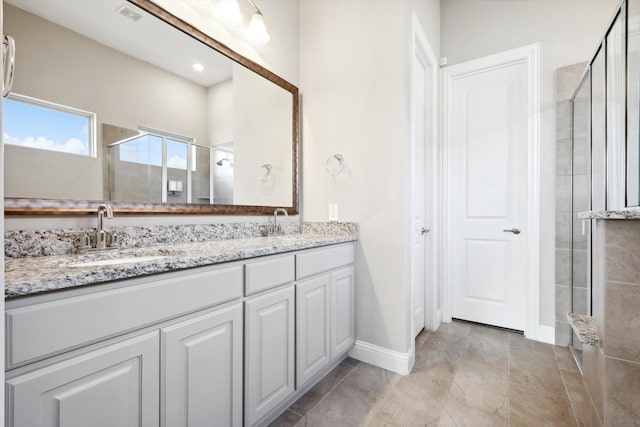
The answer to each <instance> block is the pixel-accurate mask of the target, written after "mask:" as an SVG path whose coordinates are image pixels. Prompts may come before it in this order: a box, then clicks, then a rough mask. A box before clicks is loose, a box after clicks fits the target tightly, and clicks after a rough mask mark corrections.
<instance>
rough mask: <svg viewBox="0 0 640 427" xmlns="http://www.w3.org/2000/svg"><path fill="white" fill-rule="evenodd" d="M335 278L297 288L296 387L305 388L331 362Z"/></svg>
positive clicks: (301, 285) (298, 285)
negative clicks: (330, 296) (331, 295)
mask: <svg viewBox="0 0 640 427" xmlns="http://www.w3.org/2000/svg"><path fill="white" fill-rule="evenodd" d="M330 286H331V276H329V275H324V276H320V277H316V278H314V279H307V280H304V281H302V282H299V283H298V284H297V285H296V348H297V357H296V385H297V387H301V386H302V385H303V384H305V383H306V382H307V381H309V380H310V379H311V378H313V377H314V375H316V374H317V373H318V372H320V371H321V370H322V368H324V367H325V366H327V365H328V364H329V362H330V361H331V344H330V332H331V331H330V322H329V318H330V312H329V311H330V304H331V301H330V298H329V293H330V290H329V289H330Z"/></svg>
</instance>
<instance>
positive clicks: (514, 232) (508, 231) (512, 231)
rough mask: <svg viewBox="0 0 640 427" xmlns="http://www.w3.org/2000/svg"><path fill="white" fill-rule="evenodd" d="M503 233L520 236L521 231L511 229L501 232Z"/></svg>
mask: <svg viewBox="0 0 640 427" xmlns="http://www.w3.org/2000/svg"><path fill="white" fill-rule="evenodd" d="M502 231H503V232H504V233H513V234H520V233H521V231H520V230H519V229H518V228H512V229H511V230H502Z"/></svg>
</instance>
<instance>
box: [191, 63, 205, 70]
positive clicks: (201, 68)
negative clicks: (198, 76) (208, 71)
mask: <svg viewBox="0 0 640 427" xmlns="http://www.w3.org/2000/svg"><path fill="white" fill-rule="evenodd" d="M193 69H194V70H196V71H198V72H200V71H202V70H204V65H202V64H199V63H197V62H196V63H195V64H193Z"/></svg>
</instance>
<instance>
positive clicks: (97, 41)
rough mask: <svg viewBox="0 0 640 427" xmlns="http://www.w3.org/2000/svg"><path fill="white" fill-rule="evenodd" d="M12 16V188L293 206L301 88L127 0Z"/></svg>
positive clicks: (7, 122) (8, 162) (31, 3)
mask: <svg viewBox="0 0 640 427" xmlns="http://www.w3.org/2000/svg"><path fill="white" fill-rule="evenodd" d="M4 15H5V16H4V29H5V32H6V33H8V34H10V35H12V36H13V37H14V38H15V40H16V46H17V53H16V75H15V81H14V86H13V90H14V93H15V95H14V97H13V98H11V99H9V100H7V101H5V103H4V109H5V114H4V128H3V129H4V134H3V140H4V142H5V144H6V145H5V168H4V170H5V183H6V188H5V196H6V197H14V198H45V199H75V200H111V201H143V202H163V203H198V204H225V205H226V204H235V205H249V206H292V205H293V188H294V186H293V179H292V177H293V176H294V149H293V141H294V135H293V131H294V125H293V123H292V120H293V108H294V107H293V96H292V93H291V92H290V91H288V90H286V89H284V88H283V87H280V86H278V85H276V84H275V83H273V82H271V81H270V80H268V79H266V78H264V77H263V76H261V75H259V74H257V73H255V72H253V71H252V70H250V69H248V68H246V67H245V66H243V65H241V64H239V63H237V62H234V61H232V60H231V59H229V58H227V57H226V56H224V55H222V54H220V53H219V52H216V51H215V50H213V49H212V48H210V47H209V46H207V45H205V44H203V43H201V42H199V41H197V40H196V39H194V38H192V37H190V36H188V35H186V34H185V33H183V32H181V31H179V30H177V29H175V28H173V27H171V26H170V25H168V24H166V23H164V22H163V21H161V20H160V19H158V18H156V17H155V16H152V15H150V14H148V13H147V12H145V11H143V10H142V9H140V8H138V7H136V6H134V5H133V4H130V3H127V2H125V1H122V0H103V1H100V2H78V1H76V0H8V1H6V2H5V8H4ZM132 17H133V18H132ZM196 64H199V65H201V67H202V68H203V69H202V70H200V71H198V70H197V69H196V68H200V67H196V68H194V65H196ZM265 163H269V164H271V165H273V176H274V178H275V179H274V181H273V183H272V184H273V185H269V186H265V185H264V183H263V182H262V181H261V180H260V177H259V174H260V167H261V166H262V165H263V164H265ZM294 179H295V178H294Z"/></svg>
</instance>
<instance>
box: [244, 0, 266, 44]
mask: <svg viewBox="0 0 640 427" xmlns="http://www.w3.org/2000/svg"><path fill="white" fill-rule="evenodd" d="M247 1H248V2H249V4H250V5H251V6H253V8H254V9H255V10H256V11H255V12H254V13H253V15H251V21H250V22H249V27H248V28H247V37H248V38H249V39H250V40H251V41H252V42H254V43H256V44H260V45H265V44H267V43H269V40H270V39H271V37H270V36H269V33H268V32H267V27H266V25H265V24H264V16H263V15H262V12H261V11H260V9H258V6H256V4H255V3H254V2H253V1H251V0H247Z"/></svg>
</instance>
